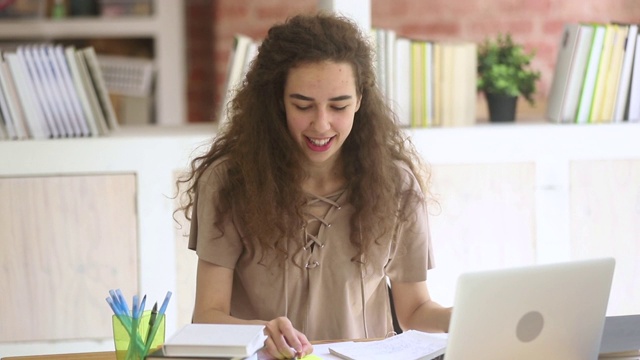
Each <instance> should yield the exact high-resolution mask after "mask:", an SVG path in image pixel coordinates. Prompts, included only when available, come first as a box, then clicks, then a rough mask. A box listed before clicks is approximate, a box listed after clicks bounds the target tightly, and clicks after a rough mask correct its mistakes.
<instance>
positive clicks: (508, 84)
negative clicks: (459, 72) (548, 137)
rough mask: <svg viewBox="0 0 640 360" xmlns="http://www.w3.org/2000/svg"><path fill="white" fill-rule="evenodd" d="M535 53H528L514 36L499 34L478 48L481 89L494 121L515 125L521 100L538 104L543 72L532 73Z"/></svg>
mask: <svg viewBox="0 0 640 360" xmlns="http://www.w3.org/2000/svg"><path fill="white" fill-rule="evenodd" d="M534 54H535V52H534V51H532V52H530V53H526V52H525V51H524V48H523V47H522V45H520V44H516V43H514V42H513V39H512V38H511V35H510V34H508V33H507V34H506V35H503V34H498V36H497V38H496V39H495V40H491V39H486V40H485V41H484V42H483V43H481V44H480V46H479V47H478V82H477V89H478V90H479V91H482V92H483V93H484V95H485V97H486V99H487V104H488V106H489V120H490V121H514V120H515V113H516V105H517V102H518V97H520V96H522V97H524V98H525V99H526V100H527V101H528V102H529V103H530V104H533V103H534V99H533V94H534V93H535V91H536V81H537V80H538V79H540V72H539V71H537V70H533V69H531V59H532V58H533V56H534Z"/></svg>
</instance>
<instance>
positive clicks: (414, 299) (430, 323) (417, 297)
mask: <svg viewBox="0 0 640 360" xmlns="http://www.w3.org/2000/svg"><path fill="white" fill-rule="evenodd" d="M391 293H392V295H393V302H394V304H395V311H396V316H397V317H398V322H399V323H400V326H401V327H402V329H403V330H409V329H414V330H420V331H425V332H448V331H449V322H450V320H451V312H452V310H453V308H450V307H444V306H442V305H440V304H438V303H436V302H435V301H433V300H432V299H431V295H429V290H428V289H427V283H426V281H420V282H398V281H392V282H391Z"/></svg>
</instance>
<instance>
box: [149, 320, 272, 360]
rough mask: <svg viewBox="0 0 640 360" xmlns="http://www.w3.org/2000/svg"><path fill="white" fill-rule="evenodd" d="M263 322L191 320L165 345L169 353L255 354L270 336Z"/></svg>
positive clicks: (179, 354) (180, 354)
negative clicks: (196, 322)
mask: <svg viewBox="0 0 640 360" xmlns="http://www.w3.org/2000/svg"><path fill="white" fill-rule="evenodd" d="M266 338H267V337H266V335H265V334H264V326H263V325H239V324H187V325H185V326H184V327H182V328H181V329H180V330H178V331H177V332H176V333H175V334H174V335H173V336H171V337H170V338H169V339H168V340H167V341H166V342H165V343H164V344H163V345H162V350H163V354H164V355H165V356H168V357H177V356H182V357H189V356H191V357H222V358H224V357H231V358H233V357H236V358H246V357H250V356H252V355H254V354H255V353H256V352H257V351H258V350H260V349H261V348H262V347H263V346H264V341H265V340H266Z"/></svg>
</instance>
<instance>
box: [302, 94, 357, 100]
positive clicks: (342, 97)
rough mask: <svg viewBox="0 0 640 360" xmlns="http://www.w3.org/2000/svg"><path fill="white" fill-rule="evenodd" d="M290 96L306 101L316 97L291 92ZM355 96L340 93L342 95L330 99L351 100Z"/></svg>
mask: <svg viewBox="0 0 640 360" xmlns="http://www.w3.org/2000/svg"><path fill="white" fill-rule="evenodd" d="M289 97H290V98H293V99H298V100H304V101H313V100H314V99H313V98H311V97H308V96H304V95H302V94H291V95H289ZM351 98H353V97H352V96H351V95H340V96H336V97H332V98H330V99H329V101H343V100H349V99H351Z"/></svg>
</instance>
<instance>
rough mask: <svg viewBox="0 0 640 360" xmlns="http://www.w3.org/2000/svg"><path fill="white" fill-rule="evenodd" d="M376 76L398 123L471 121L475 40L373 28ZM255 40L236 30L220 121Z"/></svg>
mask: <svg viewBox="0 0 640 360" xmlns="http://www.w3.org/2000/svg"><path fill="white" fill-rule="evenodd" d="M371 34H372V35H371V37H372V42H373V43H374V45H375V47H376V54H377V57H376V64H375V65H376V72H377V73H376V78H377V82H378V86H379V88H380V90H381V92H382V93H383V94H384V95H385V97H386V99H387V100H388V101H389V105H390V107H391V108H392V109H393V110H394V112H395V113H396V115H397V119H398V121H399V124H400V125H401V126H403V127H431V126H460V125H472V124H474V123H475V120H476V103H477V101H476V94H477V93H476V78H477V70H476V68H477V45H476V44H475V43H472V42H465V41H458V42H444V41H441V42H438V41H426V40H417V39H410V38H406V37H400V36H397V35H396V32H395V31H394V30H390V29H372V33H371ZM258 45H259V42H258V41H256V40H253V39H252V38H250V37H248V36H246V35H242V34H236V35H235V38H234V42H233V48H232V49H231V52H230V56H229V62H228V66H227V80H226V86H225V90H224V99H223V101H222V106H221V109H220V114H219V119H220V120H219V124H220V125H222V124H224V123H225V122H226V121H227V116H228V115H227V107H228V105H229V101H230V99H232V98H233V96H234V95H235V92H236V91H237V89H238V87H239V86H240V85H241V84H242V81H243V80H244V77H245V74H246V71H247V69H248V67H249V64H250V63H251V61H252V60H253V58H254V56H255V55H256V52H257V48H258Z"/></svg>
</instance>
